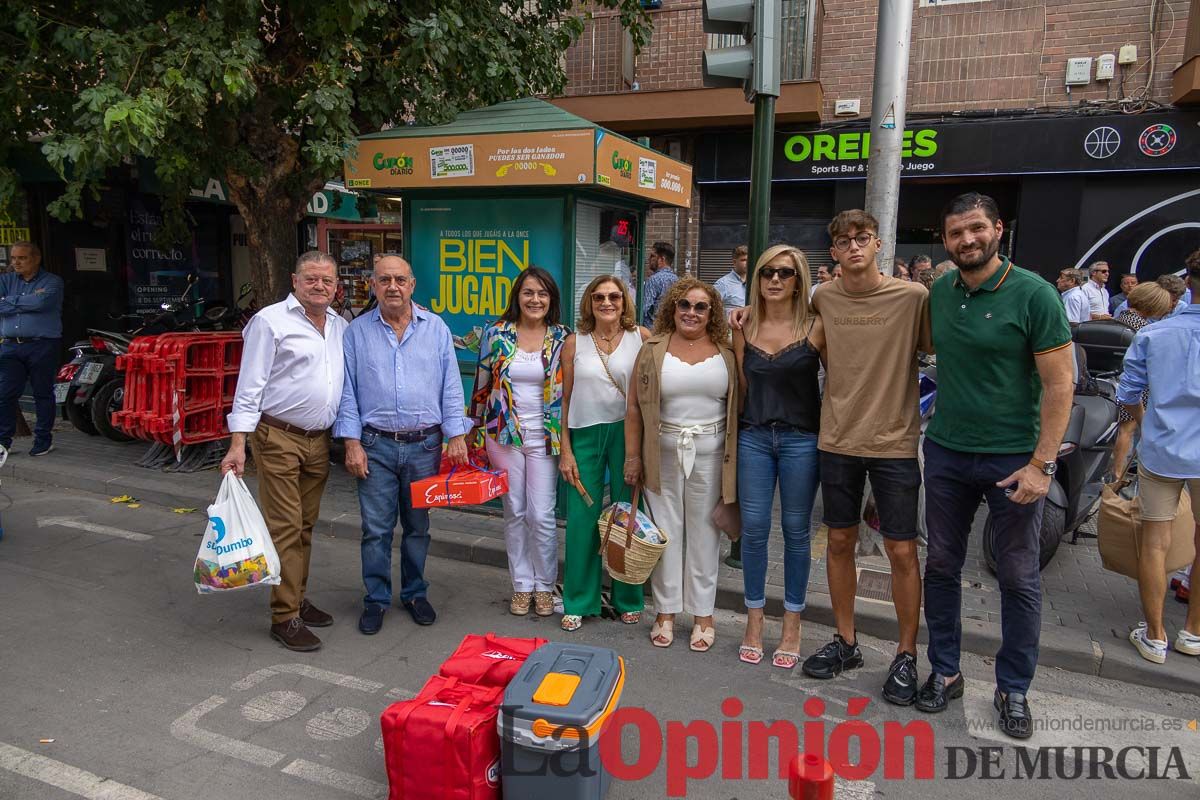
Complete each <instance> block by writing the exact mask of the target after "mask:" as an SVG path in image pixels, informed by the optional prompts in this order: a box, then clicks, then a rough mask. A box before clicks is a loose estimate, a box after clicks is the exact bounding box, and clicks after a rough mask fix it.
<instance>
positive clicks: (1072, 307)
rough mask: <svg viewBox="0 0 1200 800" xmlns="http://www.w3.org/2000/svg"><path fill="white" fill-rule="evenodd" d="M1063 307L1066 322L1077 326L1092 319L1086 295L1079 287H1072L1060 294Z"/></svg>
mask: <svg viewBox="0 0 1200 800" xmlns="http://www.w3.org/2000/svg"><path fill="white" fill-rule="evenodd" d="M1062 301H1063V307H1064V308H1066V309H1067V322H1069V323H1071V324H1072V325H1078V324H1079V323H1081V322H1087V321H1088V320H1089V319H1091V318H1092V307H1091V304H1090V303H1089V302H1088V298H1087V295H1086V294H1084V293H1083V289H1082V288H1081V287H1079V286H1072V287H1071V288H1070V289H1067V290H1066V291H1065V292H1063V293H1062Z"/></svg>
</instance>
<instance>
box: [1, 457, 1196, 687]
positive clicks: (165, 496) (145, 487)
mask: <svg viewBox="0 0 1200 800" xmlns="http://www.w3.org/2000/svg"><path fill="white" fill-rule="evenodd" d="M51 466H52V465H51V464H45V465H44V466H43V465H39V464H29V463H28V462H27V461H26V460H25V459H20V460H18V461H16V462H15V463H14V462H13V461H11V460H10V461H9V462H8V464H6V465H5V466H4V467H3V468H2V469H0V477H3V478H13V479H16V480H21V481H25V482H29V483H38V484H45V485H50V486H59V487H65V488H73V489H79V490H81V491H85V492H92V493H95V494H113V493H114V492H115V493H118V494H129V493H132V494H134V495H135V496H137V497H138V499H139V500H143V501H146V502H151V503H157V504H159V505H164V506H167V507H175V506H185V505H186V506H194V507H197V508H204V507H206V506H207V505H208V504H209V503H210V502H212V494H211V493H205V492H199V491H196V490H194V489H190V490H189V489H187V488H185V487H180V486H178V485H176V484H174V483H172V482H171V481H170V480H169V479H165V480H164V479H162V478H157V477H152V473H149V471H147V470H141V469H140V468H135V471H133V472H124V473H123V474H114V475H110V476H106V477H103V478H101V477H98V476H97V475H88V474H80V472H79V471H78V470H76V471H73V472H68V471H62V470H59V471H55V470H54V469H52V468H50V467H51ZM96 472H97V473H101V470H99V468H96ZM248 478H249V479H250V480H249V482H250V483H251V484H252V488H253V483H254V481H253V476H248ZM478 514H480V512H468V511H447V510H440V509H439V510H436V511H435V512H434V520H433V521H432V524H431V527H432V528H433V529H434V530H436V532H437V533H436V535H435V536H434V537H433V539H432V541H431V542H430V547H429V554H430V555H433V556H437V557H439V558H446V559H451V560H455V561H465V562H469V563H472V564H480V565H484V566H489V567H497V568H500V569H507V567H508V555H507V552H506V551H505V548H504V542H503V541H502V540H501V539H497V538H495V537H491V536H480V535H478V534H472V533H470V532H469V531H470V527H471V526H470V518H471V517H473V516H476V515H478ZM464 518H466V519H464ZM361 530H362V529H361V524H360V521H359V516H358V515H357V514H350V513H340V514H325V513H323V514H322V515H321V517H320V521H319V522H318V526H317V528H316V532H318V533H323V534H325V535H329V536H336V537H338V538H345V539H352V540H356V541H357V540H358V539H359V538H360V537H361ZM742 600H743V595H742V586H741V583H740V582H738V581H734V580H729V579H728V578H725V579H722V580H721V581H720V583H719V584H718V586H717V599H716V605H717V607H718V608H721V609H725V610H730V611H737V612H741V611H744V610H745V607H744V605H743V602H742ZM855 609H856V610H855V622H856V624H857V626H858V630H859V632H861V633H863V634H866V635H868V636H873V637H876V638H880V639H889V640H890V639H893V638H894V637H895V634H896V619H895V614H894V613H893V611H892V606H891V604H890V603H884V602H879V601H872V600H866V599H863V598H858V601H857V603H856V607H855ZM766 613H767V614H768V615H771V616H781V615H782V614H783V593H782V590H781V589H779V588H778V587H773V586H770V585H768V586H767V604H766ZM805 620H806V621H808V622H813V623H817V624H820V625H826V626H830V627H833V626H834V624H835V623H834V617H833V607H832V605H831V604H830V599H829V596H828V595H826V594H821V593H818V592H810V594H809V597H808V606H807V608H806V609H805ZM918 639H919V641H920V642H921V643H925V642H926V641H927V637H926V631H925V628H924V626H923V625H922V627H921V630H920V632H919V635H918ZM1000 642H1001V638H1000V626H999V625H996V624H992V623H987V622H980V621H978V620H973V619H963V621H962V648H963V650H965V651H968V652H971V653H976V654H979V655H983V656H986V657H994V656H995V654H996V651H997V650H998V649H999V648H1000ZM1122 645H1124V646H1122ZM918 655H919V656H920V655H922V654H918ZM1172 655H1173V656H1174V658H1168V660H1167V663H1166V664H1165V665H1152V664H1150V663H1149V662H1146V661H1144V660H1143V659H1141V657H1140V656H1138V655H1137V653H1136V652H1135V651H1134V650H1133V648H1132V647H1130V646H1129V645H1128V643H1127V642H1124V641H1123V640H1121V639H1120V638H1119V637H1118V636H1117V635H1116V634H1115V632H1114V636H1113V639H1112V640H1111V641H1106V642H1098V641H1095V640H1093V639H1092V637H1091V636H1090V635H1089V634H1087V633H1086V632H1084V631H1076V630H1069V629H1065V628H1064V629H1060V630H1048V631H1043V632H1042V636H1041V640H1040V649H1039V656H1038V666H1039V667H1040V668H1042V669H1047V668H1050V669H1061V670H1065V671H1068V672H1076V673H1081V674H1084V675H1093V676H1097V677H1101V678H1106V679H1109V680H1116V681H1124V682H1126V683H1131V684H1137V685H1141V686H1149V687H1152V688H1160V689H1161V688H1169V689H1170V690H1173V691H1178V692H1188V693H1191V694H1200V664H1197V663H1194V662H1196V661H1197V659H1194V658H1191V657H1188V656H1184V655H1181V654H1178V653H1172Z"/></svg>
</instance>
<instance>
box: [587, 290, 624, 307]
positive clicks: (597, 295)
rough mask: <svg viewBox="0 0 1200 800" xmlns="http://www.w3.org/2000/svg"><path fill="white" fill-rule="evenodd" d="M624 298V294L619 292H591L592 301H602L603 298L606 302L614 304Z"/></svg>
mask: <svg viewBox="0 0 1200 800" xmlns="http://www.w3.org/2000/svg"><path fill="white" fill-rule="evenodd" d="M624 299H625V295H623V294H621V293H620V292H609V293H608V294H605V293H604V292H593V293H592V302H593V303H603V302H604V301H605V300H607V301H608V302H610V303H612V304H613V305H616V304H617V303H619V302H621V301H622V300H624Z"/></svg>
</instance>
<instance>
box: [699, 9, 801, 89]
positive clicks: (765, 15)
mask: <svg viewBox="0 0 1200 800" xmlns="http://www.w3.org/2000/svg"><path fill="white" fill-rule="evenodd" d="M781 4H782V0H704V32H705V33H713V34H719V35H726V36H731V35H732V36H741V37H743V38H744V40H745V42H746V43H745V44H741V45H735V46H733V47H721V48H716V49H713V50H705V51H704V85H705V86H708V87H729V86H741V87H742V88H743V89H744V90H745V91H746V99H747V100H748V101H752V100H753V99H754V97H755V95H759V94H764V95H771V96H773V97H778V96H779V71H780V68H779V55H780V53H779V38H780V37H779V26H780V20H781V8H780V6H781Z"/></svg>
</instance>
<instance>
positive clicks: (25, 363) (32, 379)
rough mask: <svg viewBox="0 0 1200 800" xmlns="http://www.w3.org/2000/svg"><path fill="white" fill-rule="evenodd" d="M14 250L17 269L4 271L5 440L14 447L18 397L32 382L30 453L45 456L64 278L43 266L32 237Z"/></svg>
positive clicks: (0, 358)
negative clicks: (34, 420) (34, 412)
mask: <svg viewBox="0 0 1200 800" xmlns="http://www.w3.org/2000/svg"><path fill="white" fill-rule="evenodd" d="M9 253H10V257H11V260H12V268H13V271H12V272H9V273H5V274H4V275H0V445H3V447H4V449H5V450H8V449H9V448H11V447H12V440H13V433H14V432H15V430H16V427H17V418H16V415H17V414H18V413H19V412H18V410H17V399H18V398H20V396H21V392H23V391H25V382H26V381H28V382H29V385H30V386H31V387H32V388H33V402H34V406H35V407H36V409H37V425H36V426H35V427H34V429H33V449H32V450H30V451H29V455H31V456H44V455H45V454H46V453H49V452H50V451H51V450H53V449H54V441H53V439H52V437H51V431H52V430H53V429H54V418H55V403H54V375H55V373H56V372H57V371H58V361H59V356H60V355H61V352H60V351H61V344H62V301H63V282H62V278H60V277H58V276H57V275H52V274H51V273H49V272H46V270H44V269H42V251H41V249H39V248H38V246H37V245H36V244H34V243H33V242H15V243H14V244H13V245H12V246H11V248H10V249H9Z"/></svg>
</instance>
